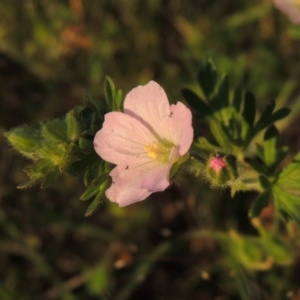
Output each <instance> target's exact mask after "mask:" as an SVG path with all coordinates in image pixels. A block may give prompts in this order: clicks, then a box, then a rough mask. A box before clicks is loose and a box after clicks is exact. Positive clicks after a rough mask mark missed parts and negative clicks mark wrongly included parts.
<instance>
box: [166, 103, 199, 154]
mask: <svg viewBox="0 0 300 300" xmlns="http://www.w3.org/2000/svg"><path fill="white" fill-rule="evenodd" d="M171 111H172V121H173V130H174V133H173V135H174V138H175V136H176V137H177V140H176V142H177V145H178V146H179V154H180V155H184V154H185V153H186V152H187V151H188V150H189V149H190V147H191V144H192V142H193V139H194V129H193V127H192V113H191V111H190V109H188V108H187V107H186V106H185V105H184V104H183V103H181V102H177V104H176V105H174V104H172V105H171Z"/></svg>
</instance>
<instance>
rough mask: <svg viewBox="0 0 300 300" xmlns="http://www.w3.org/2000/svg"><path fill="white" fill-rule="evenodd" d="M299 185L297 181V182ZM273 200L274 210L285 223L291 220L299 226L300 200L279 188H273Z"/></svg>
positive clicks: (276, 186) (277, 186) (277, 185)
mask: <svg viewBox="0 0 300 300" xmlns="http://www.w3.org/2000/svg"><path fill="white" fill-rule="evenodd" d="M298 185H299V181H298ZM272 194H273V199H274V204H275V208H276V210H277V211H278V212H279V214H280V215H281V216H282V218H283V219H284V220H285V221H289V220H293V221H295V222H297V224H298V225H300V199H299V196H296V195H293V194H290V193H289V192H287V191H286V190H285V189H283V188H282V187H280V186H279V183H278V184H276V185H274V186H273V189H272Z"/></svg>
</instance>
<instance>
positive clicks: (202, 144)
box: [195, 137, 220, 152]
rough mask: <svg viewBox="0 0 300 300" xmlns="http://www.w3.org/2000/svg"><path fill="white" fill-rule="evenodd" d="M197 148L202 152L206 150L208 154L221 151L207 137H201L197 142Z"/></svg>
mask: <svg viewBox="0 0 300 300" xmlns="http://www.w3.org/2000/svg"><path fill="white" fill-rule="evenodd" d="M195 146H196V147H198V148H199V149H201V150H206V151H208V152H215V151H217V150H220V149H219V147H218V146H217V145H215V144H213V143H212V142H210V141H209V140H208V139H207V138H205V137H199V138H198V139H197V141H196V144H195Z"/></svg>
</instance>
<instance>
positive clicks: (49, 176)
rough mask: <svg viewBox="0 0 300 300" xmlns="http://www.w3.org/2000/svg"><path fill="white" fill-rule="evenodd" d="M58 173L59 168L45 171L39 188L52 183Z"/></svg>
mask: <svg viewBox="0 0 300 300" xmlns="http://www.w3.org/2000/svg"><path fill="white" fill-rule="evenodd" d="M59 175H60V170H59V168H56V169H53V170H52V171H50V172H48V173H46V174H45V177H44V179H43V181H42V184H41V188H42V189H44V188H47V187H49V186H50V185H52V184H53V183H54V182H55V181H56V180H57V178H58V176H59Z"/></svg>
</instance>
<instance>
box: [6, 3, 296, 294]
mask: <svg viewBox="0 0 300 300" xmlns="http://www.w3.org/2000/svg"><path fill="white" fill-rule="evenodd" d="M299 32H300V31H299V27H298V26H294V25H292V24H291V23H290V22H289V20H288V19H287V18H286V17H285V16H284V15H282V14H280V12H279V11H277V10H276V9H275V8H274V7H273V5H272V1H258V0H257V1H256V0H255V1H224V2H222V3H219V2H216V3H212V2H211V1H206V0H203V1H200V2H199V1H177V0H168V1H149V2H148V3H144V2H141V1H137V0H126V1H125V0H122V1H82V0H70V1H56V0H54V1H50V2H49V1H47V2H43V1H31V0H24V1H21V2H18V3H17V2H16V1H5V0H4V1H2V2H1V10H0V41H1V43H0V120H1V124H0V132H1V133H4V132H6V137H7V138H8V140H9V141H10V143H11V145H12V146H13V147H15V148H16V149H18V151H19V152H20V153H21V154H22V156H23V157H22V156H18V155H16V154H15V152H14V151H11V148H12V146H11V145H10V146H8V145H7V139H4V137H3V136H4V135H2V134H1V135H0V166H1V167H0V169H1V172H0V195H1V213H0V233H1V238H0V242H1V247H0V248H1V249H0V270H1V271H0V278H1V283H0V298H1V299H8V300H9V299H12V300H13V299H21V298H22V299H31V298H34V299H35V298H37V299H103V300H107V299H113V300H120V299H124V300H125V299H148V298H149V299H171V298H172V299H204V300H205V299H213V298H220V299H230V300H231V299H232V300H234V299H245V300H248V299H260V298H262V299H265V298H266V299H274V300H279V299H284V298H286V297H290V298H291V299H293V300H294V299H296V297H297V295H296V294H297V290H298V288H299V284H300V282H299V278H298V276H297V274H299V255H298V253H299V246H300V245H299V234H300V232H299V227H298V225H297V222H299V214H298V211H299V210H298V201H299V200H298V198H299V192H298V188H299V185H298V180H299V171H298V170H299V154H297V153H298V151H299V143H298V139H299V132H298V125H297V124H298V123H297V120H298V115H299V103H300V102H299V99H298V96H297V95H298V93H299V90H298V85H297V82H298V79H297V78H298V77H299V51H298V49H299V47H297V46H298V44H299V37H300V34H299ZM207 57H213V60H214V61H215V65H216V66H218V69H217V68H216V66H215V65H214V64H213V63H212V60H207ZM200 61H202V63H201V67H200V69H198V66H199V62H200ZM197 70H198V76H195V74H196V72H197ZM219 70H221V71H222V72H224V73H226V74H229V75H230V80H229V78H228V77H227V76H225V75H222V74H221V73H220V72H219ZM105 74H110V75H111V77H112V78H114V81H115V82H116V83H118V86H119V87H121V88H122V90H123V91H124V92H126V91H127V90H129V89H130V88H132V87H134V86H136V85H138V84H144V83H146V82H147V81H149V80H150V79H154V80H156V81H157V82H159V83H160V84H161V85H162V86H163V87H164V88H165V90H166V92H167V94H168V97H169V99H171V101H174V102H175V101H177V100H180V89H181V87H186V88H184V90H183V96H184V98H185V99H186V102H187V103H188V104H189V105H190V107H191V108H192V109H193V111H194V128H195V133H196V134H195V136H196V140H195V143H194V145H193V148H192V152H191V159H190V160H189V161H187V163H186V165H185V166H183V167H182V168H181V169H180V170H179V173H178V174H177V176H176V177H175V178H174V184H173V185H172V186H171V187H170V188H169V189H168V190H166V191H165V192H163V193H158V194H156V195H153V196H151V197H150V199H148V200H146V201H143V202H141V203H138V204H135V205H132V206H129V207H127V208H123V209H119V208H118V207H117V206H116V205H115V204H112V203H110V202H109V201H103V202H102V200H104V196H103V191H104V190H105V189H106V188H107V186H108V185H109V184H110V179H109V177H108V173H109V171H110V168H111V166H110V165H109V164H107V163H105V162H103V161H102V160H101V159H100V158H99V157H98V156H96V155H93V154H94V152H93V145H92V141H93V135H94V133H95V132H96V131H97V130H99V128H100V127H101V124H102V122H103V115H104V114H105V113H106V112H108V111H112V110H122V100H123V95H122V94H121V91H120V90H118V89H116V87H115V84H114V83H113V81H112V80H111V79H110V78H108V77H107V78H106V79H105ZM200 75H201V76H200ZM203 75H208V76H203ZM195 77H196V79H195ZM103 81H104V88H102V82H103ZM86 89H87V90H89V91H90V92H84V97H83V98H84V101H83V103H82V90H86ZM248 91H253V93H250V92H248ZM91 95H93V96H91ZM254 95H255V96H254ZM223 99H225V100H226V101H225V102H223ZM181 100H182V99H181ZM181 100H180V101H181ZM221 100H222V101H221ZM225 104H226V105H225ZM275 104H276V107H275ZM285 106H288V107H289V108H290V114H289V115H288V116H287V117H285V118H283V119H281V118H282V117H284V116H285V115H286V114H287V110H286V109H282V107H285ZM74 107H75V108H74ZM63 115H64V116H63ZM57 116H60V117H59V118H57V119H54V118H55V117H57ZM61 116H63V117H61ZM280 119H281V120H280ZM22 124H30V127H29V126H20V125H22ZM39 124H40V125H39ZM13 127H14V128H13ZM11 128H13V129H11ZM283 145H286V146H283ZM216 154H217V155H220V154H222V155H223V156H222V157H223V158H224V160H225V161H226V163H227V165H229V166H230V168H231V170H229V173H227V174H225V175H224V176H223V178H222V180H220V181H219V183H220V182H221V183H222V187H221V189H222V190H220V188H216V185H214V184H213V182H212V177H209V176H211V175H209V174H208V172H207V168H208V162H209V160H210V158H211V157H212V155H216ZM28 160H31V162H32V165H31V166H29V167H28V166H27V164H28ZM234 161H235V162H236V163H237V164H236V167H234ZM230 168H229V169H230ZM22 169H25V171H26V172H27V174H28V175H29V182H28V181H27V182H25V181H26V179H25V175H24V174H23V172H22V171H21V170H22ZM236 171H238V172H237V173H236ZM62 174H64V175H65V176H61V175H62ZM242 174H244V176H241V175H242ZM66 175H67V176H66ZM68 175H72V176H68ZM74 177H79V178H80V180H78V178H74ZM224 178H225V179H224ZM228 178H229V180H228ZM237 179H238V180H237ZM24 182H25V184H24ZM81 182H82V183H81ZM224 182H225V183H224ZM35 183H39V184H41V185H42V187H47V186H48V188H47V189H42V190H40V189H37V188H35V187H31V188H30V189H29V188H27V189H22V190H18V189H15V186H22V185H23V187H27V186H28V184H29V185H31V184H32V185H33V184H35ZM207 183H210V184H211V185H213V186H214V188H213V189H211V188H210V187H209V186H208V184H207ZM229 189H230V190H231V194H232V195H233V194H234V196H233V197H232V196H231V195H230V193H229ZM241 190H242V191H241ZM79 198H81V200H82V201H78V199H79ZM90 200H91V201H90ZM88 201H90V202H88ZM100 202H101V203H103V204H102V205H101V206H100V209H98V210H97V212H96V213H94V214H92V213H93V212H94V211H95V209H96V207H98V205H99V203H100ZM88 205H90V206H89V208H88ZM85 208H87V211H86V213H87V214H91V217H89V218H85V217H84V213H83V211H84V209H85ZM249 215H250V218H249ZM253 217H255V218H253ZM294 221H296V222H294ZM24 278H26V280H24Z"/></svg>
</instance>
